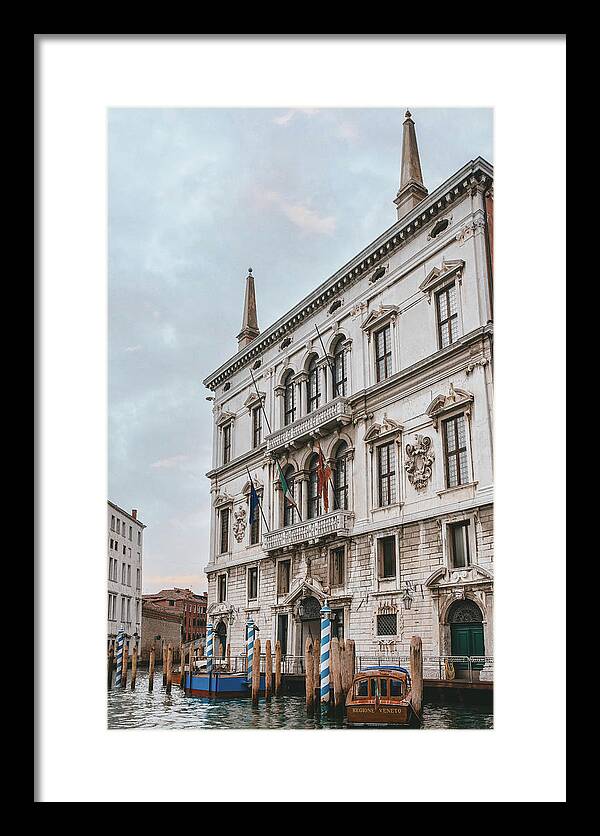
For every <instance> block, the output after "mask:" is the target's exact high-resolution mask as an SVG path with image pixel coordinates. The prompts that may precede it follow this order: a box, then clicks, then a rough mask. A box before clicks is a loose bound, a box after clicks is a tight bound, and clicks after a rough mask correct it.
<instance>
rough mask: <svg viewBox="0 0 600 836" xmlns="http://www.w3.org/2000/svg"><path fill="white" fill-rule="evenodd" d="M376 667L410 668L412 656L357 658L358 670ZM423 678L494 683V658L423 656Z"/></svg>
mask: <svg viewBox="0 0 600 836" xmlns="http://www.w3.org/2000/svg"><path fill="white" fill-rule="evenodd" d="M376 665H400V666H401V667H408V668H410V656H409V655H400V656H392V655H391V654H381V655H380V656H357V657H356V670H357V671H362V670H365V668H369V667H373V666H376ZM423 678H424V679H432V680H438V681H452V680H458V681H465V682H493V681H494V657H493V656H426V655H424V656H423Z"/></svg>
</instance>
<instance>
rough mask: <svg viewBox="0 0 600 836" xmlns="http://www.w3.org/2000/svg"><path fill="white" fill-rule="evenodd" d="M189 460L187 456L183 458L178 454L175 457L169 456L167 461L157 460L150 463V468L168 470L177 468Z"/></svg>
mask: <svg viewBox="0 0 600 836" xmlns="http://www.w3.org/2000/svg"><path fill="white" fill-rule="evenodd" d="M189 458H190V457H189V456H184V455H183V454H181V453H180V454H179V455H177V456H170V457H169V458H167V459H159V460H158V461H157V462H152V464H151V465H150V467H157V468H165V469H167V470H168V469H170V468H173V467H179V465H180V464H183V463H184V462H187V461H189Z"/></svg>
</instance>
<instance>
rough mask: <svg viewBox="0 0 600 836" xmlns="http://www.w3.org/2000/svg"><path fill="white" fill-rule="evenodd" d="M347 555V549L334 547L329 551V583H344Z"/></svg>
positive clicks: (337, 584) (335, 584)
mask: <svg viewBox="0 0 600 836" xmlns="http://www.w3.org/2000/svg"><path fill="white" fill-rule="evenodd" d="M345 556H346V555H345V549H332V550H331V551H330V552H329V583H330V585H331V586H343V585H344V582H345V571H344V569H345V566H344V564H345Z"/></svg>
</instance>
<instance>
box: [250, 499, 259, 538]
mask: <svg viewBox="0 0 600 836" xmlns="http://www.w3.org/2000/svg"><path fill="white" fill-rule="evenodd" d="M259 542H260V511H259V510H258V508H256V510H255V511H254V520H253V521H252V525H251V526H250V545H251V546H255V545H256V544H257V543H259Z"/></svg>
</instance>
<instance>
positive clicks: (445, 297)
mask: <svg viewBox="0 0 600 836" xmlns="http://www.w3.org/2000/svg"><path fill="white" fill-rule="evenodd" d="M435 299H436V311H437V320H438V341H439V346H440V348H446V346H447V345H450V344H451V343H453V342H456V340H457V338H458V310H457V305H456V285H455V284H454V283H452V284H451V285H448V287H445V288H444V289H443V290H440V292H439V293H436V297H435Z"/></svg>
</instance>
